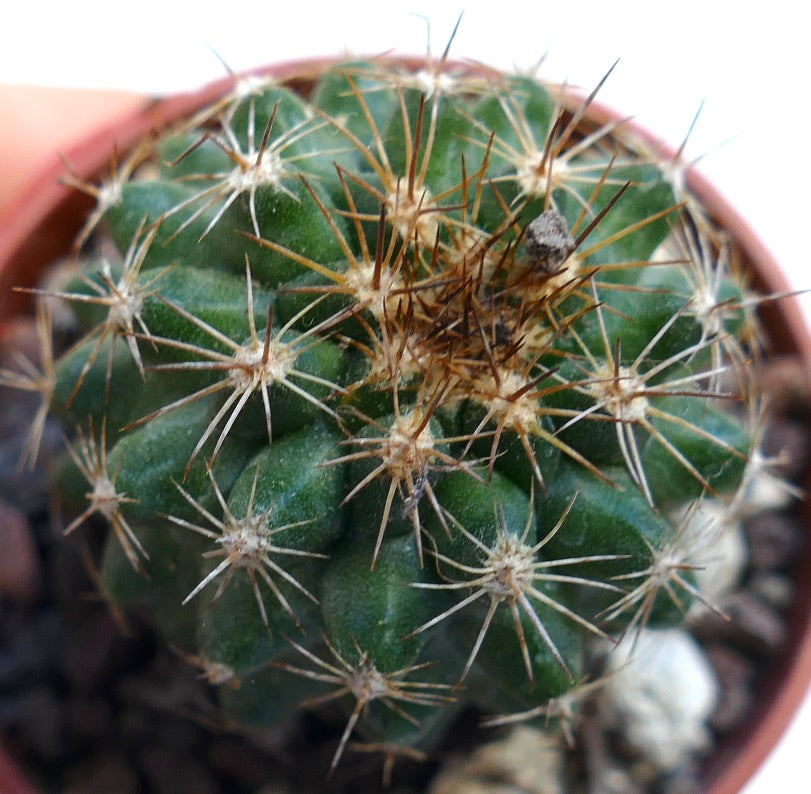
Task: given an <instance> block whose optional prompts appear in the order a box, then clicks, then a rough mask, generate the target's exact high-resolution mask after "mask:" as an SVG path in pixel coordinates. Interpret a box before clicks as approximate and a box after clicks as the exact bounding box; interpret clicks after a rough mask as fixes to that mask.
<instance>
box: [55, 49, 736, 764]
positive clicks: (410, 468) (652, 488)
mask: <svg viewBox="0 0 811 794" xmlns="http://www.w3.org/2000/svg"><path fill="white" fill-rule="evenodd" d="M312 97H313V99H312V103H311V102H310V101H308V100H307V99H305V98H303V97H300V96H298V95H295V94H293V93H291V92H290V91H288V90H287V89H286V88H284V87H282V86H278V85H268V86H266V87H265V88H264V89H262V90H261V91H260V90H259V89H256V90H255V91H254V92H253V93H249V94H247V95H246V96H244V97H243V98H240V95H239V94H238V92H236V91H235V92H234V94H233V95H230V96H228V97H226V98H225V99H223V100H222V101H220V102H219V103H218V104H217V105H216V106H215V108H213V109H212V110H210V111H205V112H202V113H200V114H199V115H198V116H197V117H196V119H195V121H194V122H192V123H190V124H187V125H181V126H180V127H179V128H178V129H175V130H171V131H170V133H169V134H168V136H167V137H166V138H165V140H163V141H162V142H161V143H160V144H159V148H158V152H159V154H157V155H156V159H157V160H158V161H159V162H158V165H157V167H156V168H153V169H150V170H148V171H144V172H143V173H142V172H141V171H140V170H137V169H136V170H135V171H134V173H133V174H132V176H131V177H130V178H129V180H128V181H127V183H126V184H125V185H124V186H123V188H122V190H121V191H120V197H119V200H118V201H117V202H116V203H115V204H111V205H110V206H109V207H108V208H103V209H105V210H106V211H104V212H103V217H102V223H103V225H105V226H106V227H107V228H108V230H109V232H110V233H111V235H112V237H113V239H114V240H115V241H116V242H117V243H118V245H119V246H120V248H121V250H122V251H125V252H126V251H129V254H128V255H127V256H126V257H124V259H123V263H122V264H120V265H116V266H115V268H113V269H111V271H110V272H111V273H112V272H115V273H117V274H118V275H117V276H115V277H113V276H112V275H109V276H105V275H104V273H105V272H107V271H105V270H104V269H103V268H100V266H99V264H98V262H96V263H95V264H91V265H88V271H87V273H88V278H89V279H90V281H83V282H81V285H80V286H78V287H76V286H75V285H76V284H79V282H75V284H74V287H70V288H69V289H67V290H66V293H65V297H67V298H68V300H70V301H73V302H74V303H76V304H77V305H79V306H80V307H84V311H82V312H80V314H81V318H82V322H83V323H84V324H83V333H85V334H86V336H85V337H83V341H82V342H81V343H80V344H78V345H77V346H75V347H74V348H72V349H71V350H70V351H68V352H67V354H66V355H65V356H64V357H63V358H62V360H61V361H59V362H57V365H56V368H55V375H54V378H53V379H52V380H53V382H52V385H53V388H52V390H51V391H50V392H49V394H48V395H47V399H48V400H49V403H50V407H51V408H52V409H53V410H55V411H58V412H59V413H60V414H61V415H62V416H63V417H65V419H66V420H67V422H68V423H69V424H73V423H75V424H78V425H79V426H80V427H82V428H83V430H82V435H81V437H80V438H81V441H77V442H75V443H74V448H73V465H74V467H75V469H76V470H75V471H74V472H73V473H72V474H70V473H66V474H65V478H64V479H65V483H66V484H68V483H72V485H70V486H68V485H66V487H70V490H72V491H73V492H74V501H75V500H76V493H77V492H78V493H79V495H80V496H79V499H80V501H81V499H84V496H83V494H84V493H85V492H87V493H88V494H90V495H89V496H88V498H89V499H90V503H89V506H88V503H87V502H85V503H84V507H82V506H81V505H80V506H79V510H80V511H81V510H84V513H82V517H86V516H87V515H89V514H90V513H93V512H96V513H101V514H102V515H103V516H104V517H105V518H106V519H107V520H108V521H109V522H110V523H111V525H112V526H113V528H114V532H113V533H112V534H111V538H110V542H109V544H108V548H107V552H106V556H105V559H104V564H103V582H104V587H105V589H106V591H107V593H108V594H109V596H110V597H111V598H112V599H113V600H115V601H117V602H119V603H122V604H125V605H130V606H133V607H137V608H139V609H142V610H152V611H154V612H155V613H156V615H157V616H158V619H157V622H158V624H159V626H160V628H161V630H162V631H163V632H164V633H166V635H167V639H168V640H169V641H170V642H172V643H173V644H174V645H176V646H178V647H180V648H181V649H182V650H183V651H184V652H186V653H188V654H190V656H191V657H192V658H194V659H196V660H198V662H199V663H200V664H202V665H203V668H204V670H205V671H207V675H208V676H209V679H210V680H212V681H213V682H215V683H223V682H230V683H231V684H235V683H239V682H240V681H241V686H240V687H239V688H236V686H232V687H225V688H224V690H223V698H222V701H223V705H224V708H225V709H226V710H227V711H228V712H229V715H230V717H231V718H232V719H235V720H238V721H240V720H241V721H242V722H244V723H245V724H246V725H270V724H277V723H278V722H279V721H281V720H283V719H285V716H286V715H287V714H289V712H290V711H291V710H294V709H295V708H296V707H297V704H298V703H299V702H305V703H310V702H316V701H319V700H324V699H326V700H328V699H330V698H333V697H334V698H335V700H336V701H337V702H339V703H340V704H341V705H342V706H343V707H345V709H346V713H347V727H346V731H345V733H344V735H343V737H342V739H341V740H340V742H339V744H338V745H337V748H336V755H335V758H334V760H333V764H334V763H337V761H338V760H339V758H340V755H341V753H342V751H343V749H344V747H345V746H346V743H347V741H348V738H349V736H350V734H353V733H357V734H358V735H360V736H362V737H363V738H364V739H365V740H367V741H369V742H371V743H381V744H386V743H389V744H403V745H413V746H417V747H426V746H429V745H430V743H431V742H432V741H434V740H435V738H436V736H437V735H439V733H440V732H441V731H440V729H441V728H442V727H443V726H446V725H447V724H448V723H449V721H450V720H451V719H452V718H453V717H454V716H455V715H456V714H457V713H458V712H459V710H460V709H461V708H462V706H464V705H466V704H473V705H478V706H479V707H481V708H486V709H489V710H495V711H499V712H502V713H505V712H509V711H516V710H521V709H526V708H529V707H535V706H537V705H539V704H542V703H544V702H545V701H546V700H548V699H549V698H554V697H558V696H560V695H562V694H564V693H565V692H566V691H568V690H569V689H570V688H571V687H573V686H574V685H575V684H576V683H577V681H578V680H579V679H581V677H582V676H583V674H584V669H583V664H584V660H585V659H586V658H587V657H588V653H589V647H590V643H591V642H592V640H594V639H599V640H600V641H602V642H605V641H606V640H607V639H609V638H610V636H614V637H616V636H618V635H619V634H621V633H622V632H623V631H625V630H627V629H628V628H629V627H636V626H639V625H640V624H641V623H642V621H643V619H644V620H647V619H651V620H654V621H657V622H662V623H667V622H673V621H676V620H679V619H680V614H681V613H680V611H679V610H678V609H674V608H672V607H673V604H672V603H671V599H670V598H669V597H668V594H667V588H659V590H657V589H656V587H654V584H655V583H654V584H651V587H650V588H648V589H645V590H644V593H652V594H653V595H652V596H650V597H649V598H646V599H645V600H644V603H643V602H642V600H641V596H640V597H639V598H637V597H636V596H634V597H630V596H629V597H627V598H626V600H625V601H623V600H622V599H623V597H625V596H628V594H629V593H631V592H632V591H633V590H634V588H635V587H637V586H638V585H640V582H643V583H644V582H645V581H646V576H648V574H646V571H649V572H653V571H654V569H656V570H659V569H657V568H656V565H657V564H658V563H659V562H660V561H661V559H662V554H661V550H662V549H664V548H670V545H668V544H671V545H672V543H673V542H674V538H676V537H677V533H676V528H675V527H673V526H672V525H671V524H670V523H669V522H668V520H667V518H666V517H665V516H666V513H665V508H670V507H671V506H673V505H675V504H681V503H683V502H685V501H689V500H695V499H698V498H701V497H702V495H703V494H715V495H718V494H720V495H723V494H730V493H733V492H734V491H735V489H736V488H737V487H738V485H739V484H740V482H741V480H742V477H743V471H744V467H745V464H746V460H747V457H748V456H749V454H750V453H751V449H750V447H751V443H752V442H751V434H750V431H749V429H747V427H746V426H745V425H744V424H742V423H740V422H739V421H738V420H737V419H736V418H735V417H734V415H733V414H732V413H730V412H728V411H724V410H723V406H721V407H719V406H718V405H717V403H718V401H719V398H720V397H721V396H722V395H721V394H720V393H719V392H720V389H719V387H718V380H719V377H720V368H719V367H720V362H726V360H727V352H728V350H729V349H731V347H730V346H731V344H732V343H734V345H736V348H735V349H739V350H742V349H743V345H744V342H743V341H740V340H739V341H735V337H734V335H735V334H738V333H739V332H740V333H742V332H743V331H744V330H745V329H744V328H743V326H744V324H745V318H744V317H743V316H742V315H741V313H740V312H738V311H736V310H735V308H734V306H732V305H731V304H732V303H734V302H735V301H739V302H740V300H741V298H742V292H741V290H740V288H739V287H737V286H735V282H734V280H733V279H732V278H731V277H730V276H729V275H728V274H726V273H725V272H720V273H718V274H717V278H716V276H715V275H713V279H714V281H713V285H714V286H715V288H716V289H715V293H714V294H715V295H716V296H718V302H719V305H720V304H721V303H723V304H724V305H725V306H726V310H725V314H724V317H723V318H722V319H721V320H719V321H714V322H713V323H710V322H709V321H708V320H707V318H708V317H710V312H709V309H707V303H706V301H705V303H704V304H699V302H698V298H697V297H696V295H697V290H698V285H697V284H696V278H695V276H696V273H697V272H698V270H697V269H696V267H695V266H694V264H695V263H694V262H693V260H692V259H690V257H678V256H677V257H673V258H672V260H671V261H669V262H668V263H665V264H662V263H661V262H658V261H655V257H656V256H657V254H656V252H657V250H658V249H659V248H660V246H661V245H662V243H663V242H664V241H665V240H666V239H669V238H670V237H671V235H673V234H674V233H679V231H678V230H680V229H684V230H685V232H684V235H685V237H684V239H688V238H687V237H686V235H690V236H689V239H691V240H692V239H699V241H700V243H699V247H700V249H701V251H702V253H703V254H704V255H715V254H717V256H716V260H717V264H718V267H719V268H721V269H722V270H723V268H724V267H725V259H724V257H723V256H721V254H720V251H721V249H722V245H721V244H720V243H717V240H716V237H714V236H713V235H714V231H713V229H712V228H711V227H710V226H709V225H708V224H707V222H706V220H705V219H703V218H696V217H693V216H691V214H690V212H691V210H690V205H689V204H688V206H687V209H685V208H684V207H683V206H682V204H680V202H679V200H678V199H677V197H676V196H675V195H674V193H673V190H672V189H671V187H670V184H669V182H668V181H667V179H666V178H665V173H666V170H665V169H664V167H662V166H661V164H660V163H658V162H656V161H655V159H652V158H651V157H650V156H649V155H647V154H645V153H644V151H642V150H640V151H636V150H635V149H634V148H633V146H632V145H631V144H626V143H617V142H616V141H615V139H614V138H613V137H612V133H613V132H614V131H615V129H616V127H617V126H618V125H616V124H610V125H607V126H606V127H603V128H599V129H597V130H596V131H592V132H590V133H589V134H587V135H586V134H584V133H583V132H581V131H580V128H579V126H578V124H579V121H580V114H575V117H574V118H573V117H572V115H571V114H570V113H568V114H567V113H566V112H564V111H563V109H562V107H561V99H560V97H559V96H557V95H555V94H554V93H551V92H550V91H548V90H547V89H546V88H544V87H543V86H542V85H541V84H540V83H538V82H536V81H534V80H532V79H529V78H524V77H521V78H517V77H507V76H494V75H492V74H487V75H481V74H469V75H467V76H465V75H461V76H460V75H459V74H457V73H453V74H451V73H448V75H447V79H446V80H445V81H443V80H441V79H439V78H437V79H436V81H435V83H434V84H433V87H432V88H431V90H430V91H429V90H428V88H426V85H425V84H423V83H420V82H419V80H418V79H417V77H416V76H415V75H414V74H411V73H409V72H407V71H403V70H401V69H400V68H399V67H398V66H397V65H396V64H395V65H391V64H387V63H386V62H381V63H352V64H347V65H345V66H336V67H334V68H333V69H331V70H329V71H327V72H326V74H325V75H324V76H323V77H322V78H321V80H320V82H318V83H316V85H315V86H314V88H313V90H312ZM156 174H157V176H156ZM674 230H676V232H674ZM688 247H689V246H688ZM695 247H696V246H695V245H693V246H692V248H695ZM705 258H706V257H705ZM116 279H120V281H116ZM111 284H112V285H114V286H115V285H118V287H120V288H117V289H113V288H112V287H110V286H109V285H111ZM93 285H95V286H93ZM105 285H107V286H105ZM121 285H123V286H121ZM124 293H126V294H124ZM82 296H84V297H82ZM87 296H90V299H86V298H87ZM94 296H95V297H94ZM702 311H703V312H704V313H703V314H702ZM730 340H732V343H731V341H730ZM89 419H90V420H91V421H92V424H90V425H88V420H89ZM102 431H103V432H102ZM100 433H101V435H100ZM85 481H86V482H85ZM105 489H106V490H105ZM93 494H95V496H94V495H93ZM105 494H106V497H105V496H104V495H105ZM94 499H95V501H94ZM104 499H106V501H104ZM71 529H73V527H71ZM173 572H174V573H173ZM660 573H661V571H660ZM144 574H146V575H147V576H144ZM653 576H654V573H650V577H649V578H652V577H653ZM660 590H661V592H660ZM639 593H640V594H641V593H643V590H639ZM641 606H644V615H643V613H642V612H640V609H641ZM609 635H610V636H609ZM458 682H461V686H460V687H458V688H452V687H453V685H455V684H456V683H458Z"/></svg>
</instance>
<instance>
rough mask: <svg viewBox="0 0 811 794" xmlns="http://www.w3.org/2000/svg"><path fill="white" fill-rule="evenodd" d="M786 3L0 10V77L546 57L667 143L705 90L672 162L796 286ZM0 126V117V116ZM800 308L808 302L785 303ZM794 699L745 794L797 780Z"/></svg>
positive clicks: (147, 82) (797, 59)
mask: <svg viewBox="0 0 811 794" xmlns="http://www.w3.org/2000/svg"><path fill="white" fill-rule="evenodd" d="M802 7H803V4H801V3H798V2H796V0H794V2H791V3H789V2H786V1H785V0H771V2H767V3H762V4H760V3H759V4H754V3H746V2H713V0H703V1H702V2H695V0H681V1H680V2H678V3H657V2H653V1H652V0H649V2H631V1H625V2H624V1H623V0H614V1H613V2H607V1H606V2H589V1H588V0H580V2H569V1H568V0H558V2H555V3H551V2H542V0H523V1H522V2H513V0H493V2H491V3H487V2H481V1H480V0H469V1H468V2H467V3H463V2H461V0H460V2H458V3H442V2H439V0H434V2H430V3H429V2H419V1H418V0H412V2H401V1H400V0H377V1H376V2H351V1H349V0H343V2H336V3H331V4H329V5H322V4H321V3H311V2H306V1H304V0H298V2H291V3H285V4H284V5H281V6H280V5H279V4H278V3H277V2H274V0H264V1H263V2H261V3H248V2H243V1H242V0H220V2H218V3H213V2H207V1H206V0H197V2H194V3H187V2H172V0H163V2H155V1H154V0H137V2H134V3H131V4H128V5H125V4H119V3H112V2H103V3H102V2H82V0H73V1H72V2H66V3H56V2H54V3H48V2H32V1H31V0H29V2H24V3H13V4H12V3H8V4H6V5H5V9H4V11H3V13H2V25H0V82H3V83H39V84H46V85H65V86H85V87H102V88H123V89H132V90H136V91H145V92H151V93H165V92H173V91H179V90H184V89H192V88H194V87H197V86H198V85H200V84H201V83H204V82H207V81H209V80H211V79H214V78H217V77H220V76H222V74H223V67H222V66H221V64H220V62H219V61H218V60H217V58H216V57H215V56H214V54H213V51H216V52H218V53H219V55H220V56H221V57H222V58H223V59H224V60H225V61H226V62H227V63H228V64H229V66H230V67H231V68H233V69H235V70H241V69H246V68H249V67H252V66H257V65H260V64H263V63H269V62H273V61H278V60H283V59H287V58H298V57H303V56H306V55H322V54H339V53H341V52H344V51H345V50H348V51H351V52H353V53H363V54H368V53H373V52H380V51H383V50H388V49H394V50H397V51H400V52H405V53H416V54H423V53H425V51H426V46H427V33H426V24H425V20H424V19H423V18H420V17H419V16H416V15H418V14H422V15H426V16H429V17H430V20H431V42H430V46H431V52H432V53H433V54H434V55H438V54H440V53H441V52H442V50H443V49H444V47H445V44H446V42H447V39H448V36H449V35H450V32H451V31H452V29H453V26H454V23H455V21H456V19H457V17H458V15H459V13H460V12H461V11H462V9H463V8H464V16H463V18H462V22H461V25H460V27H459V31H458V34H457V36H456V39H455V40H454V42H453V45H452V47H451V55H452V56H453V57H458V58H462V57H469V58H474V59H477V60H481V61H484V62H486V63H488V64H491V65H494V66H499V67H503V68H508V69H509V68H513V67H518V68H528V67H530V66H532V65H533V64H534V63H535V62H537V61H538V59H539V58H541V57H542V56H544V55H546V60H545V63H544V67H543V69H542V71H541V74H542V76H544V77H547V78H549V79H553V80H564V79H568V81H569V82H570V83H572V84H575V85H580V86H583V87H586V88H590V87H592V86H594V85H595V84H596V83H597V81H598V80H599V79H600V78H601V77H602V75H603V74H604V73H605V72H606V71H607V70H608V68H609V67H610V66H611V64H612V63H613V62H614V61H615V60H616V59H617V58H619V59H620V61H619V64H618V66H617V68H616V69H615V71H614V73H613V74H612V75H611V77H610V78H609V80H608V82H607V84H606V85H605V87H604V89H603V90H602V92H601V94H600V97H601V99H602V101H604V102H605V103H607V104H609V105H612V106H614V107H616V108H618V109H620V110H622V112H623V113H629V114H634V115H635V117H636V118H637V119H638V120H639V121H640V122H641V123H642V124H644V125H645V126H646V127H648V128H649V129H651V130H654V131H656V132H657V133H658V134H659V135H661V136H662V137H663V138H664V139H665V140H668V141H670V142H671V143H672V144H678V143H680V141H681V140H682V138H683V137H684V135H685V134H686V132H687V130H688V128H689V126H690V123H691V121H692V119H693V117H694V115H695V113H696V111H697V109H698V108H699V105H700V104H701V102H702V101H704V108H703V110H702V113H701V116H700V118H699V121H698V124H697V126H696V128H695V130H694V132H693V134H692V135H691V138H690V141H689V143H688V146H687V158H688V159H690V158H693V157H698V156H700V155H706V156H705V157H703V159H702V160H701V164H700V169H701V170H702V171H703V172H704V173H705V174H706V175H707V176H708V177H709V178H710V179H711V181H712V182H714V183H715V184H716V185H717V186H718V187H719V188H720V189H721V191H722V192H723V193H724V194H725V195H726V196H727V197H728V198H729V199H730V200H731V201H732V203H733V204H734V205H735V206H736V207H737V208H738V209H739V210H740V211H741V213H742V214H743V215H744V216H745V217H746V218H748V219H749V221H750V222H751V223H752V224H753V226H754V228H755V230H756V231H757V232H758V234H759V235H760V236H761V237H762V238H763V239H764V240H766V241H767V242H768V245H769V247H770V248H771V250H772V252H773V253H774V254H775V255H776V256H777V258H778V261H780V262H781V263H782V265H783V267H784V269H785V270H786V272H787V273H788V274H789V276H790V278H791V280H792V282H793V283H794V284H795V285H796V286H798V287H811V276H810V275H809V269H808V254H807V251H808V239H809V230H811V202H809V201H808V198H807V194H808V193H811V156H810V155H811V152H810V151H809V150H810V149H811V142H810V141H809V124H808V122H809V110H808V105H807V101H808V90H809V80H810V79H811V46H809V42H808V41H807V40H806V37H807V33H808V26H807V24H806V23H804V22H802V21H801V16H802V17H803V18H804V17H805V12H802ZM2 121H3V120H2V119H0V123H2ZM801 300H802V303H803V308H804V310H805V311H806V315H807V316H808V317H811V296H809V297H804V298H802V299H801ZM809 748H811V703H809V702H808V699H807V701H806V704H805V705H804V708H803V710H802V711H801V712H800V714H799V716H798V717H797V718H796V720H795V722H794V724H793V726H792V729H791V731H790V733H789V734H788V736H787V737H786V738H785V739H784V740H783V742H782V743H781V745H780V746H779V748H778V750H777V751H776V753H774V754H773V756H772V757H771V758H770V760H769V761H768V762H767V764H766V765H765V766H764V767H763V768H762V770H761V772H760V773H759V774H758V776H757V777H756V778H755V779H754V780H753V781H752V782H751V783H750V784H749V785H748V787H747V788H746V789H745V792H746V794H772V793H773V792H776V791H783V792H799V791H802V790H807V789H805V788H804V785H805V784H802V783H801V781H802V780H804V779H805V780H806V781H807V778H808V774H807V768H808V752H809Z"/></svg>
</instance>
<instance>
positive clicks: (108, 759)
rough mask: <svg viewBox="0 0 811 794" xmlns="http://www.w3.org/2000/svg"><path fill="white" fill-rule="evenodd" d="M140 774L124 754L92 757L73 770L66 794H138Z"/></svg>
mask: <svg viewBox="0 0 811 794" xmlns="http://www.w3.org/2000/svg"><path fill="white" fill-rule="evenodd" d="M139 790H140V787H139V785H138V776H137V775H136V773H135V770H133V768H132V764H130V762H129V761H128V760H127V758H125V757H124V756H122V755H117V754H106V753H105V754H102V755H101V756H100V757H95V758H94V757H91V758H90V759H89V760H88V761H87V762H85V763H82V764H80V765H78V766H77V767H75V768H74V769H73V770H71V774H70V779H69V781H68V784H67V787H66V789H65V794H138V792H139Z"/></svg>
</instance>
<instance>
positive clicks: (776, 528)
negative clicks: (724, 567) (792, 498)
mask: <svg viewBox="0 0 811 794" xmlns="http://www.w3.org/2000/svg"><path fill="white" fill-rule="evenodd" d="M744 530H745V532H746V540H747V543H748V545H749V562H750V564H751V566H752V568H754V569H755V570H756V571H772V570H775V569H778V568H785V567H787V566H789V565H790V564H791V563H793V562H794V561H795V560H796V559H797V553H798V552H799V551H800V547H801V545H802V526H801V525H798V523H797V519H796V518H794V517H793V516H792V515H790V514H787V513H785V512H775V511H769V512H766V513H759V514H757V515H755V516H752V517H751V518H749V519H747V520H746V521H745V522H744Z"/></svg>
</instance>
